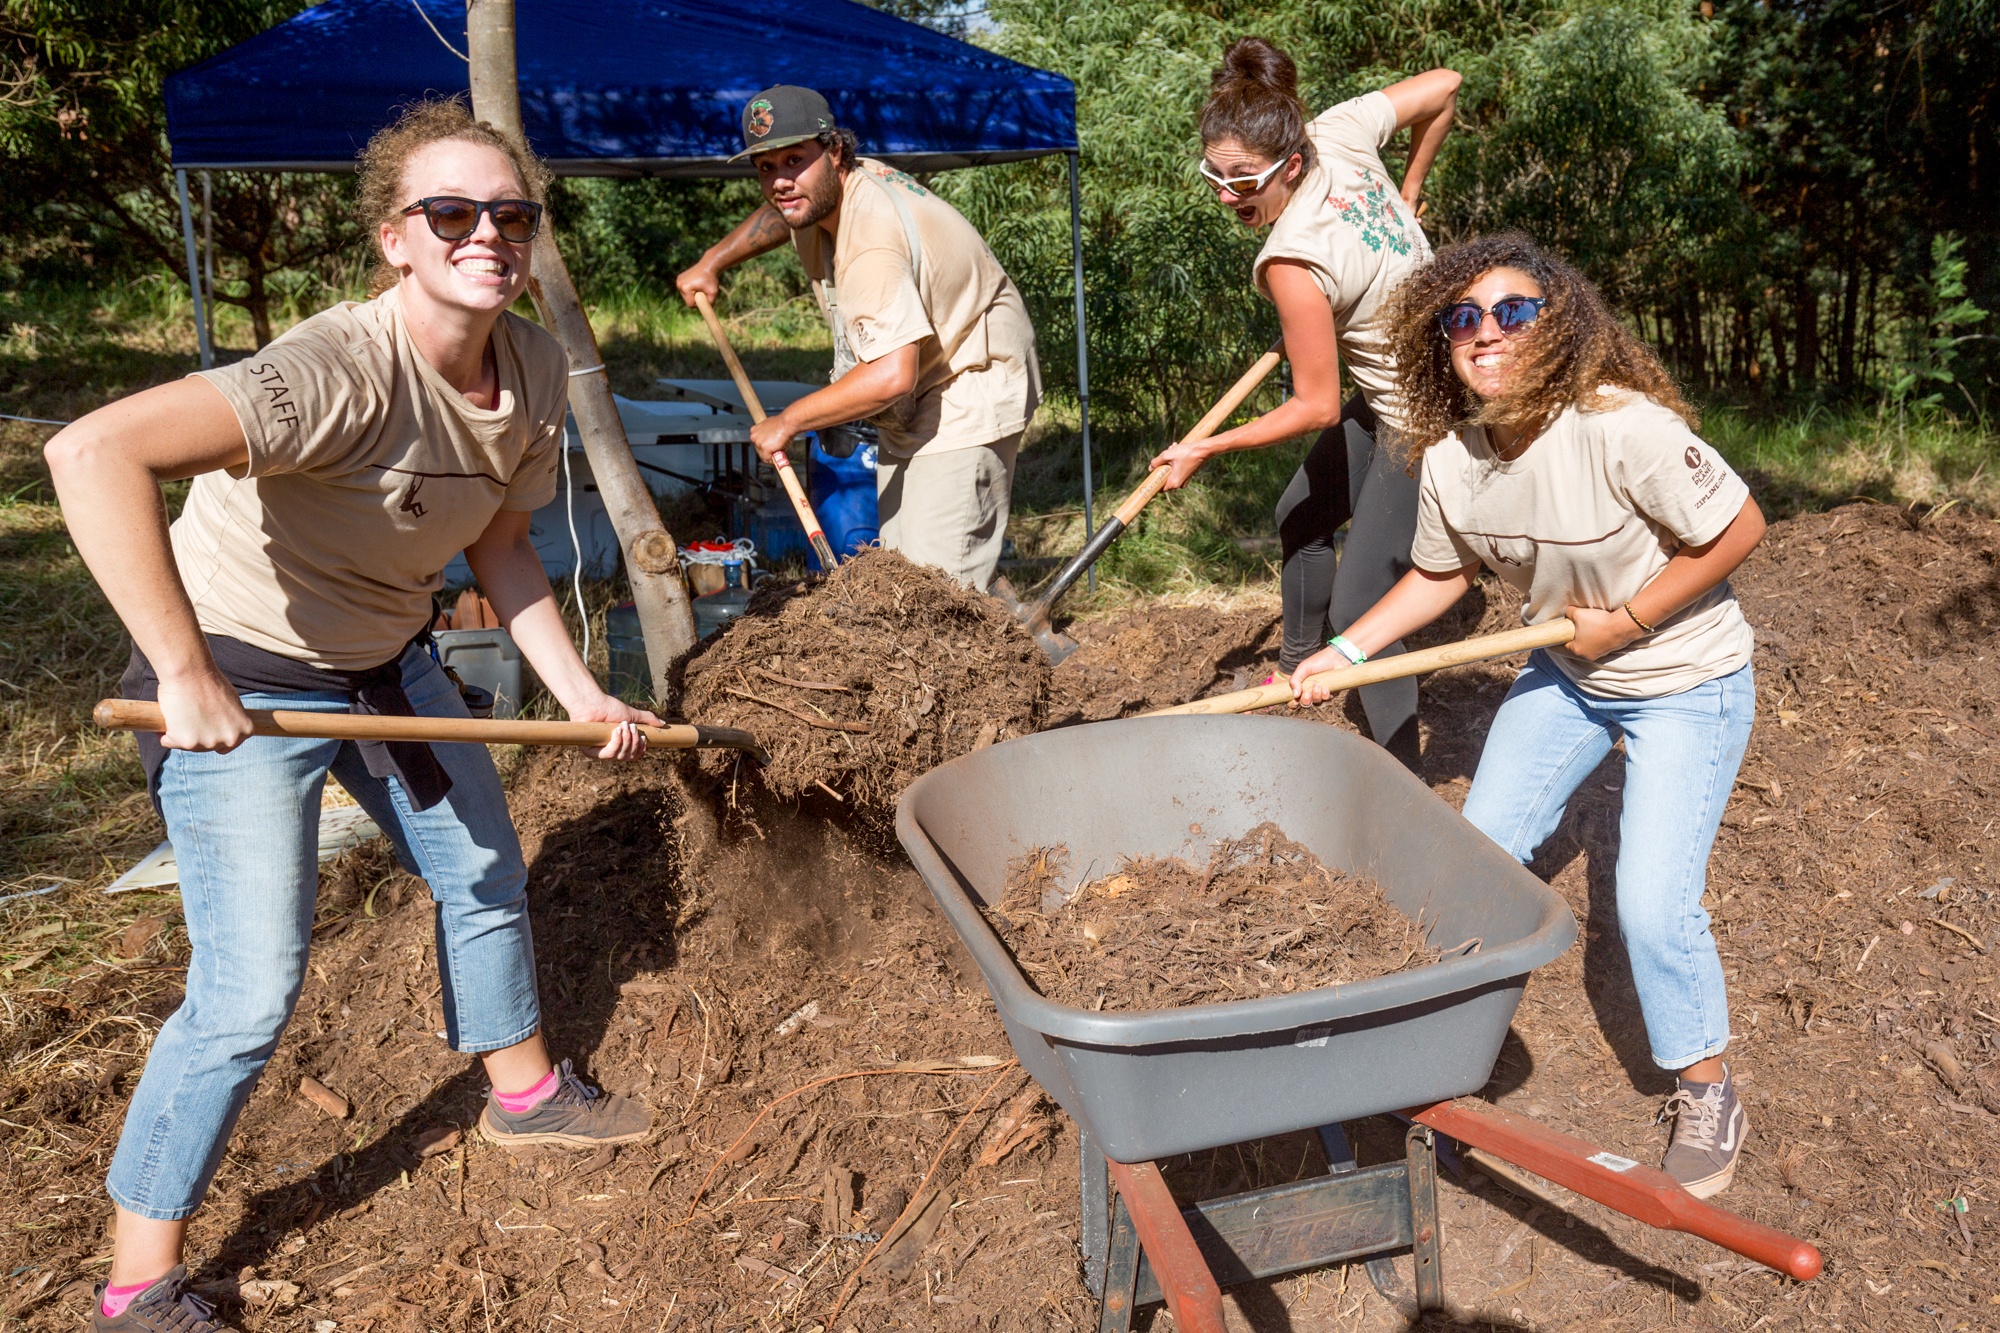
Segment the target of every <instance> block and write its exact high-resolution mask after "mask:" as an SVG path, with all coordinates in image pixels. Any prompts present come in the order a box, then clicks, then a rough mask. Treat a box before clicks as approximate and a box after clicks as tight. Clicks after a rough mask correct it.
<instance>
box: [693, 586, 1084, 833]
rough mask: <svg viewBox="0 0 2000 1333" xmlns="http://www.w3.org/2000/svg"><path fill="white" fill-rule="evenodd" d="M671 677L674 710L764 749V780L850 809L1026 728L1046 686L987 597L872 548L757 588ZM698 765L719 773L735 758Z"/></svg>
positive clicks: (869, 806) (711, 756) (1044, 664)
mask: <svg viewBox="0 0 2000 1333" xmlns="http://www.w3.org/2000/svg"><path fill="white" fill-rule="evenodd" d="M682 673H683V674H682V684H681V689H680V691H679V698H680V708H681V710H682V712H683V713H684V714H685V715H686V716H688V717H690V718H695V719H698V720H699V721H701V722H704V723H708V724H711V725H718V726H730V727H741V728H743V729H745V730H747V731H749V732H751V733H752V734H754V735H755V736H756V737H757V738H758V740H759V741H761V742H762V743H763V745H764V747H765V749H766V750H767V751H768V752H769V754H770V759H769V762H768V763H765V764H762V765H760V766H759V767H758V769H757V777H758V780H759V781H760V782H761V783H762V784H763V786H764V787H766V788H768V789H769V790H770V791H772V792H775V793H777V794H778V795H780V796H783V797H786V798H790V799H797V798H799V797H802V796H807V795H811V794H814V793H815V792H818V793H825V794H827V795H831V796H834V797H836V798H837V799H840V800H842V801H849V802H853V803H854V804H855V806H856V807H858V808H859V809H862V810H864V811H866V810H878V811H879V810H881V809H885V808H887V807H888V806H891V805H893V804H894V802H895V799H896V797H897V795H899V794H900V793H901V792H902V790H903V788H904V787H906V786H908V785H909V784H910V783H911V782H912V781H914V780H915V779H916V778H917V777H918V776H919V775H921V774H923V773H925V772H927V771H929V770H930V769H932V768H935V767H937V766H938V765H939V764H942V763H944V762H946V761H947V760H950V759H955V758H957V757H958V756H959V755H962V754H965V753H967V752H969V751H971V750H975V749H979V748H981V747H984V746H987V745H991V744H993V743H994V742H995V741H1000V740H1007V739H1010V738H1012V737H1015V736H1025V735H1028V734H1029V733H1031V732H1035V731H1038V730H1040V729H1041V727H1042V724H1043V720H1044V718H1045V716H1046V711H1047V702H1048V691H1049V664H1048V661H1047V659H1046V658H1045V657H1043V655H1042V653H1041V650H1040V649H1038V648H1037V647H1035V643H1034V640H1033V639H1031V638H1029V637H1028V635H1027V633H1026V632H1025V631H1023V630H1022V629H1021V627H1020V626H1019V625H1018V624H1016V623H1015V621H1014V619H1013V618H1012V617H1011V616H1009V615H1008V614H1007V612H1006V611H1005V610H1004V609H1002V608H1001V606H1000V605H999V603H997V602H995V601H994V600H993V599H992V598H990V597H984V596H979V595H977V594H974V593H972V592H970V591H968V590H966V589H965V588H963V587H961V586H959V585H958V584H957V583H955V582H953V581H952V580H951V579H949V578H947V577H946V576H945V575H944V574H942V573H940V572H938V571H937V570H934V569H930V568H927V567H925V566H921V565H914V564H912V563H910V562H909V561H908V560H906V559H904V558H903V557H902V556H900V555H898V554H896V553H895V552H894V551H884V550H869V551H864V552H863V553H862V554H861V555H859V556H857V557H855V558H854V559H853V560H850V561H848V562H847V563H846V564H843V565H842V566H840V568H838V569H837V570H835V571H834V572H833V573H832V574H831V575H829V576H827V577H826V578H824V579H815V580H809V581H804V582H798V583H786V584H775V585H774V584H768V583H767V584H766V585H765V586H764V587H762V588H759V589H758V590H757V591H756V592H755V593H754V594H752V596H751V599H750V605H749V609H748V610H747V611H746V612H745V613H744V614H743V616H742V617H741V618H740V619H738V620H737V621H735V622H734V623H733V624H731V625H730V626H729V627H728V628H727V629H726V630H725V631H724V632H722V633H721V634H718V635H716V636H715V637H714V638H713V639H711V640H710V641H709V642H708V643H707V644H705V645H704V646H703V647H702V648H700V649H699V650H697V652H696V653H695V655H694V656H693V657H692V658H690V659H689V660H688V661H687V663H686V664H685V666H684V667H683V668H682ZM699 762H700V764H701V766H702V769H703V771H704V772H706V773H707V774H708V775H709V776H710V777H711V778H712V779H719V778H723V777H726V776H730V775H733V774H734V773H735V772H736V765H737V764H738V762H739V761H738V756H737V755H736V753H735V752H723V751H715V752H707V753H705V754H703V756H702V757H701V759H700V761H699Z"/></svg>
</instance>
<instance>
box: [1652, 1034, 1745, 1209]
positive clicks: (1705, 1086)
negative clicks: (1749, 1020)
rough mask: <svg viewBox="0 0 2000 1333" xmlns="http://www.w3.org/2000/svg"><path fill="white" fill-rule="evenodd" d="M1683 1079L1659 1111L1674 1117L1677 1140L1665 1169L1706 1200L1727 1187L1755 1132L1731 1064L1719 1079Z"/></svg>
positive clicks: (1667, 1158)
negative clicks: (1701, 1081) (1737, 1161)
mask: <svg viewBox="0 0 2000 1333" xmlns="http://www.w3.org/2000/svg"><path fill="white" fill-rule="evenodd" d="M1680 1083H1681V1086H1680V1089H1679V1091H1677V1092H1675V1093H1674V1095H1673V1096H1672V1097H1669V1098H1668V1099H1667V1104H1666V1106H1665V1107H1664V1108H1662V1109H1661V1111H1660V1119H1662V1120H1664V1119H1666V1118H1667V1117H1668V1116H1672V1117H1673V1118H1674V1138H1673V1142H1672V1143H1671V1144H1670V1145H1668V1147H1667V1156H1666V1159H1665V1160H1664V1161H1662V1162H1661V1163H1660V1169H1661V1170H1663V1171H1665V1172H1666V1173H1667V1174H1668V1175H1670V1176H1672V1177H1673V1178H1674V1179H1675V1180H1678V1181H1679V1182H1680V1183H1681V1187H1682V1188H1683V1189H1685V1190H1687V1192H1688V1193H1689V1194H1692V1195H1694V1197H1695V1198H1697V1199H1706V1198H1709V1197H1710V1196H1711V1195H1716V1194H1720V1193H1722V1191H1724V1190H1726V1189H1728V1188H1729V1182H1730V1181H1732V1180H1734V1179H1735V1178H1736V1159H1737V1158H1738V1157H1739V1156H1740V1155H1741V1154H1742V1152H1743V1141H1744V1140H1745V1139H1747V1138H1749V1137H1750V1117H1749V1116H1748V1115H1747V1114H1746V1113H1745V1112H1744V1110H1743V1104H1742V1103H1741V1102H1739V1101H1737V1100H1736V1084H1735V1082H1734V1081H1733V1080H1731V1078H1730V1077H1729V1066H1728V1065H1724V1066H1723V1067H1722V1081H1721V1082H1720V1083H1690V1082H1689V1081H1688V1080H1686V1079H1682V1080H1681V1081H1680Z"/></svg>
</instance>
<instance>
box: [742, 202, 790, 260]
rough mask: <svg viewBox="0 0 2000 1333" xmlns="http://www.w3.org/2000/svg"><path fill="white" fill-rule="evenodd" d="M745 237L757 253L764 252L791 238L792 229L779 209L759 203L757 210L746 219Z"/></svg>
mask: <svg viewBox="0 0 2000 1333" xmlns="http://www.w3.org/2000/svg"><path fill="white" fill-rule="evenodd" d="M743 239H744V241H745V242H746V243H747V244H748V245H750V246H751V247H753V249H754V250H755V252H756V253H757V254H763V253H764V252H765V251H766V250H775V249H777V248H778V247H779V246H781V245H783V244H784V243H785V242H787V241H789V240H791V239H792V229H791V228H790V227H787V226H786V225H785V219H784V217H783V216H782V215H781V214H780V213H779V212H778V210H777V209H775V208H773V207H771V206H770V205H769V204H759V205H758V206H757V211H756V212H754V213H752V214H751V215H750V216H749V218H748V219H746V221H745V224H744V230H743Z"/></svg>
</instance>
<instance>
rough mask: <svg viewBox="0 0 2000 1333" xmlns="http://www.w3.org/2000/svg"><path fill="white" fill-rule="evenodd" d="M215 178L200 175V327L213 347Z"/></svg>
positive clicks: (208, 173)
mask: <svg viewBox="0 0 2000 1333" xmlns="http://www.w3.org/2000/svg"><path fill="white" fill-rule="evenodd" d="M214 186H215V178H214V173H213V172H209V171H204V172H202V173H201V295H202V305H201V316H202V318H201V327H202V331H203V332H204V333H206V334H207V335H208V345H209V346H210V347H214V346H215V189H214Z"/></svg>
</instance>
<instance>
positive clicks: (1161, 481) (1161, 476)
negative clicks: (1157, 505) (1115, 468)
mask: <svg viewBox="0 0 2000 1333" xmlns="http://www.w3.org/2000/svg"><path fill="white" fill-rule="evenodd" d="M1284 359H1285V340H1284V339H1283V338H1280V339H1278V341H1276V342H1274V343H1272V344H1271V350H1270V351H1268V352H1266V353H1264V355H1262V356H1260V357H1258V358H1257V360H1256V361H1255V362H1253V363H1252V364H1251V366H1250V369H1248V370H1246V371H1244V372H1243V375H1242V377H1241V378H1239V379H1238V380H1237V381H1236V383H1234V384H1232V385H1230V386H1229V392H1228V393H1225V394H1223V395H1222V397H1220V398H1218V399H1216V400H1215V406H1214V407H1211V408H1209V409H1208V415H1207V416H1204V417H1203V418H1202V419H1201V420H1200V421H1197V422H1195V423H1194V429H1193V430H1191V431H1189V432H1188V433H1187V434H1185V435H1183V436H1181V438H1180V440H1179V443H1181V444H1191V443H1193V442H1194V441H1196V440H1205V439H1207V438H1208V437H1209V436H1211V435H1213V434H1215V432H1216V431H1218V430H1220V429H1222V423H1223V422H1225V421H1227V420H1229V418H1230V415H1231V414H1232V413H1233V412H1235V411H1236V409H1237V408H1239V407H1241V406H1243V400H1244V399H1246V398H1248V397H1249V396H1250V395H1251V394H1253V393H1255V392H1257V386H1258V385H1260V384H1262V383H1263V382H1264V380H1265V379H1266V378H1267V377H1268V376H1269V375H1270V373H1271V372H1272V371H1274V370H1276V369H1277V368H1278V363H1279V362H1280V361H1283V360H1284ZM1169 471H1170V469H1168V468H1164V467H1156V468H1154V469H1153V470H1152V471H1151V472H1149V473H1147V474H1146V480H1145V481H1143V482H1141V483H1140V484H1139V488H1138V489H1137V490H1135V491H1133V492H1132V493H1131V494H1130V495H1128V496H1126V497H1125V503H1123V504H1121V505H1119V506H1118V509H1117V511H1116V513H1115V517H1116V518H1117V519H1118V521H1119V522H1120V523H1122V524H1124V525H1125V526H1126V527H1128V528H1129V527H1131V526H1132V520H1133V519H1135V518H1137V517H1139V511H1140V510H1142V509H1144V508H1145V507H1146V506H1147V505H1149V504H1151V503H1152V502H1153V497H1154V496H1156V495H1158V494H1159V493H1160V490H1161V488H1162V487H1164V486H1165V485H1166V484H1167V473H1168V472H1169Z"/></svg>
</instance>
